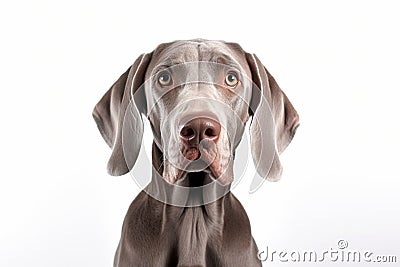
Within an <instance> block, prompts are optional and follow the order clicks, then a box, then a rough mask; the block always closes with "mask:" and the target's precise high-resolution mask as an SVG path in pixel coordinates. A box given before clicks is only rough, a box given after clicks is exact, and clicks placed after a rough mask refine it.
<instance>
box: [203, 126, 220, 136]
mask: <svg viewBox="0 0 400 267" xmlns="http://www.w3.org/2000/svg"><path fill="white" fill-rule="evenodd" d="M204 135H205V136H206V137H208V138H214V137H216V136H217V133H216V132H215V130H214V129H212V128H207V129H206V131H205V132H204Z"/></svg>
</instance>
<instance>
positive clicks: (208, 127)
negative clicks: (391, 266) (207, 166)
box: [180, 117, 221, 142]
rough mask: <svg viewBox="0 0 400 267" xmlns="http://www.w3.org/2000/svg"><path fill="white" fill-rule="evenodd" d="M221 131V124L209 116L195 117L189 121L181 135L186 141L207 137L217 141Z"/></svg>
mask: <svg viewBox="0 0 400 267" xmlns="http://www.w3.org/2000/svg"><path fill="white" fill-rule="evenodd" d="M220 133H221V124H219V122H217V121H215V120H212V119H209V118H203V117H200V118H195V119H193V120H190V121H188V122H187V123H186V124H185V125H184V126H183V127H182V129H181V131H180V137H181V139H182V140H184V141H186V142H192V141H198V142H200V141H201V140H204V139H207V140H210V141H214V142H217V140H218V137H219V134H220Z"/></svg>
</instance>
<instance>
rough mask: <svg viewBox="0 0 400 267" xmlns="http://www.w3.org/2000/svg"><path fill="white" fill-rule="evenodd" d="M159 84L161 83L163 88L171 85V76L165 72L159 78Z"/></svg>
mask: <svg viewBox="0 0 400 267" xmlns="http://www.w3.org/2000/svg"><path fill="white" fill-rule="evenodd" d="M158 82H159V83H160V85H161V86H167V85H171V83H172V79H171V75H169V73H167V72H163V73H161V74H160V75H159V76H158Z"/></svg>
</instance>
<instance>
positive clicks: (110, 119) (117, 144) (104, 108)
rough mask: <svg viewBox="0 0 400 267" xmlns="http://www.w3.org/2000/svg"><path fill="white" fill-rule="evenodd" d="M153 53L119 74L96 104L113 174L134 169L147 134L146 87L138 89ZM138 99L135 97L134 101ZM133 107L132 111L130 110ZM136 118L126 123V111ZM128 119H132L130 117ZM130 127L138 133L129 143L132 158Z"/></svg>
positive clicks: (95, 114) (110, 172) (140, 58)
mask: <svg viewBox="0 0 400 267" xmlns="http://www.w3.org/2000/svg"><path fill="white" fill-rule="evenodd" d="M150 59H151V54H143V55H141V56H140V57H139V58H137V59H136V61H135V62H134V63H133V65H132V66H131V67H130V68H129V69H128V70H127V71H126V72H125V73H124V74H122V75H121V77H119V79H118V80H117V81H116V82H115V83H114V84H113V85H112V86H111V88H110V89H109V90H108V91H107V93H106V94H105V95H104V96H103V97H102V98H101V100H100V101H99V103H97V105H96V106H95V107H94V110H93V113H92V115H93V118H94V120H95V121H96V124H97V127H98V129H99V131H100V133H101V135H102V136H103V138H104V140H105V141H106V143H107V144H108V145H109V146H110V147H111V149H112V153H111V157H110V159H109V161H108V165H107V170H108V173H109V174H111V175H113V176H119V175H123V174H125V173H127V172H129V170H130V169H132V167H133V165H134V164H135V161H136V159H137V157H138V155H139V150H140V146H141V142H142V137H143V121H142V117H141V115H140V112H142V113H144V112H145V109H146V107H145V105H146V101H145V97H144V93H143V92H142V91H143V90H140V91H138V92H137V94H135V93H136V91H137V90H138V89H139V88H140V87H141V85H142V84H143V83H144V77H145V73H146V69H147V66H148V64H149V62H150ZM133 99H134V101H133ZM128 109H129V112H127V110H128ZM126 114H127V115H129V116H131V117H132V118H130V120H129V122H128V123H129V125H125V126H124V125H123V124H124V118H125V115H126ZM127 121H128V120H127ZM126 127H129V128H130V129H131V130H132V131H133V132H134V135H135V138H133V139H132V140H130V141H131V142H130V144H129V146H130V147H129V159H127V158H126V157H125V156H124V148H125V147H124V144H123V140H122V139H123V129H124V128H126Z"/></svg>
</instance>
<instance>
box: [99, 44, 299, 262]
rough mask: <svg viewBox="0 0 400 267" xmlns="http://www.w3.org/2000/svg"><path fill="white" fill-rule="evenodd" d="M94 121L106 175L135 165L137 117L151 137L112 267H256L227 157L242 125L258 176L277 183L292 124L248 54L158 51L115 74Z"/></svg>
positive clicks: (225, 47) (186, 47)
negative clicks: (105, 153) (144, 177)
mask: <svg viewBox="0 0 400 267" xmlns="http://www.w3.org/2000/svg"><path fill="white" fill-rule="evenodd" d="M93 117H94V119H95V122H96V123H97V126H98V129H99V131H100V133H101V134H102V136H103V138H104V140H105V141H106V143H107V144H108V145H109V146H110V147H111V149H112V153H111V157H110V159H109V161H108V166H107V168H108V172H109V174H111V175H113V176H119V175H123V174H126V173H128V172H129V171H131V170H132V168H133V167H134V165H135V162H136V161H137V159H138V157H139V151H140V147H141V143H142V136H143V121H142V117H147V119H148V120H149V122H150V126H151V129H152V132H153V137H154V141H153V146H152V178H151V182H150V183H149V184H148V185H147V186H146V187H145V188H144V190H143V191H142V192H140V193H139V195H138V196H137V197H136V198H135V200H134V201H133V202H132V204H131V205H130V207H129V209H128V212H127V215H126V217H125V219H124V223H123V226H122V233H121V239H120V242H119V245H118V248H117V251H116V254H115V258H114V266H119V267H120V266H261V262H260V260H259V259H258V257H257V251H258V250H257V246H256V244H255V242H254V239H253V237H252V235H251V230H250V223H249V219H248V217H247V215H246V212H245V210H244V208H243V207H242V205H241V204H240V202H239V201H238V200H237V199H236V198H235V196H233V194H232V193H231V192H230V190H229V189H230V186H231V184H232V182H233V181H234V172H233V162H234V158H235V150H236V147H237V146H238V144H239V142H240V140H241V138H242V135H243V131H244V128H245V124H246V122H247V121H249V119H251V125H250V146H251V153H252V157H253V161H254V163H255V165H256V170H257V174H258V176H259V177H262V178H266V179H267V180H271V181H276V180H278V179H279V178H280V176H281V172H282V166H281V163H280V161H279V154H280V153H282V152H283V150H284V149H285V148H286V147H287V145H288V144H289V143H290V142H291V140H292V138H293V136H294V134H295V132H296V129H297V127H298V125H299V116H298V114H297V112H296V110H295V109H294V107H293V106H292V104H291V103H290V101H289V99H288V98H287V96H286V95H285V94H284V93H283V92H282V90H281V89H280V88H279V86H278V84H277V83H276V81H275V79H274V78H273V77H272V76H271V74H270V73H269V72H268V71H267V69H266V68H265V67H264V66H263V64H262V63H261V62H260V60H259V59H258V58H257V56H255V55H254V54H250V53H247V52H245V51H244V50H243V49H242V48H241V46H240V45H238V44H236V43H228V42H224V41H210V40H203V39H195V40H184V41H174V42H170V43H164V44H161V45H159V46H158V47H157V48H156V49H155V50H154V51H153V52H151V53H146V54H142V55H141V56H139V57H138V58H137V59H136V61H135V62H134V63H133V65H132V66H131V67H129V69H128V70H127V71H126V72H125V73H124V74H122V76H121V77H120V78H119V79H118V80H117V81H116V82H115V83H114V84H113V85H112V86H111V88H110V89H109V90H108V91H107V93H106V94H105V95H104V96H103V97H102V98H101V100H100V101H99V102H98V104H97V105H96V106H95V108H94V110H93ZM195 190H197V191H195Z"/></svg>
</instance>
